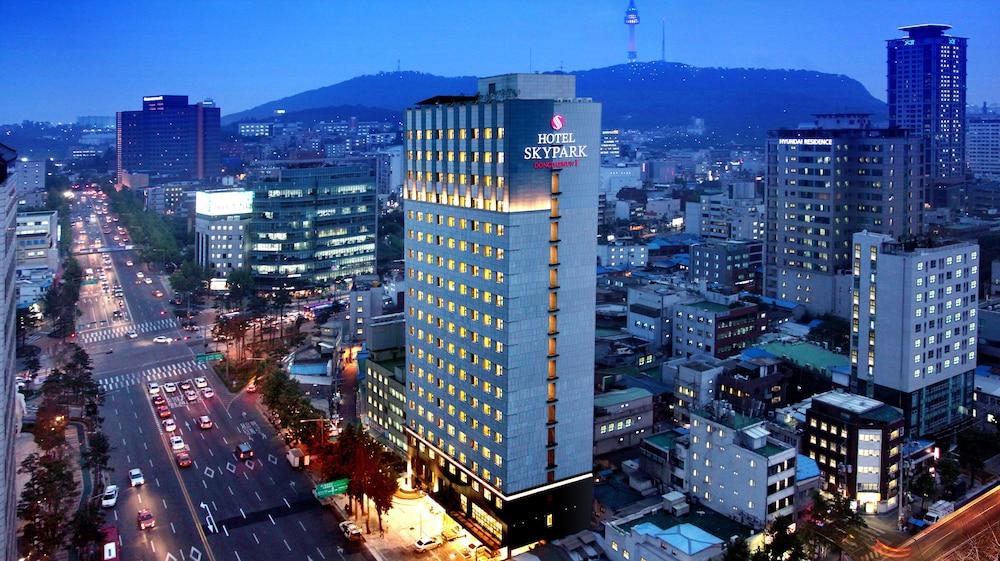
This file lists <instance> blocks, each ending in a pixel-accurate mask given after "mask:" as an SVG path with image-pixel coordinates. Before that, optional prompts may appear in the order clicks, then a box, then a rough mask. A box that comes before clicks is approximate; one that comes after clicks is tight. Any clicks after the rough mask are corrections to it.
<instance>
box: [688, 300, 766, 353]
mask: <svg viewBox="0 0 1000 561" xmlns="http://www.w3.org/2000/svg"><path fill="white" fill-rule="evenodd" d="M710 294H712V293H706V295H710ZM766 326H767V321H766V318H765V317H764V316H763V314H762V313H761V311H760V309H759V307H758V306H757V304H751V303H745V302H740V301H738V300H737V299H735V298H731V299H729V303H724V301H720V300H719V299H717V298H714V297H713V298H712V300H702V301H699V302H693V303H690V304H677V305H675V306H674V317H673V324H672V326H671V328H672V330H673V337H672V343H673V355H674V356H692V355H695V354H710V355H712V356H715V357H718V358H728V357H731V356H735V355H738V354H739V353H740V352H742V351H743V350H744V349H746V348H748V347H750V346H751V345H753V343H754V342H756V341H757V338H758V337H760V336H761V335H763V334H764V329H765V328H766Z"/></svg>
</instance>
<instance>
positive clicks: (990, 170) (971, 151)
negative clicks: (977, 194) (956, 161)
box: [965, 113, 1000, 179]
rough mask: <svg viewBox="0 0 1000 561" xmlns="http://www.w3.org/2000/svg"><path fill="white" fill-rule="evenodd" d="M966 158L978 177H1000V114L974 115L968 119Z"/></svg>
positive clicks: (966, 127) (966, 126)
mask: <svg viewBox="0 0 1000 561" xmlns="http://www.w3.org/2000/svg"><path fill="white" fill-rule="evenodd" d="M965 158H966V164H967V165H968V166H969V170H970V171H971V172H972V173H973V174H974V175H975V176H976V177H984V178H987V179H1000V115H998V114H996V113H991V114H986V115H972V116H969V117H968V118H967V119H966V125H965Z"/></svg>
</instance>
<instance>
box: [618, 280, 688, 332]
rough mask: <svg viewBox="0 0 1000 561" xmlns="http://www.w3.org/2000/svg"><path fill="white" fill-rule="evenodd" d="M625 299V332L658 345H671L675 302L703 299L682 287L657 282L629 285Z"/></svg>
mask: <svg viewBox="0 0 1000 561" xmlns="http://www.w3.org/2000/svg"><path fill="white" fill-rule="evenodd" d="M626 298H627V299H626V303H627V304H628V310H627V312H626V320H625V331H627V332H628V333H629V335H634V336H636V337H638V338H640V339H643V340H645V341H649V342H651V343H653V344H654V345H656V346H657V347H658V348H666V347H668V346H669V345H670V341H671V337H672V336H673V331H672V329H671V325H672V320H673V307H674V305H676V304H680V303H683V302H692V301H697V300H701V298H695V297H692V295H690V294H688V293H687V292H685V291H683V290H677V289H674V288H667V287H665V286H662V285H655V284H651V285H642V286H637V287H629V289H628V295H627V297H626Z"/></svg>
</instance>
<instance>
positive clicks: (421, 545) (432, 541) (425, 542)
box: [413, 536, 441, 552]
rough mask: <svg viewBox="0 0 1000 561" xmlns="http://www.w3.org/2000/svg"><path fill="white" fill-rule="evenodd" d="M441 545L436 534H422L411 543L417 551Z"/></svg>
mask: <svg viewBox="0 0 1000 561" xmlns="http://www.w3.org/2000/svg"><path fill="white" fill-rule="evenodd" d="M440 545H441V538H439V537H437V536H424V537H422V538H420V539H419V540H417V541H416V543H414V544H413V548H414V549H416V550H417V552H424V551H430V550H432V549H434V548H436V547H439V546H440Z"/></svg>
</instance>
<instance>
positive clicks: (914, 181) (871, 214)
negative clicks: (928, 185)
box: [764, 114, 926, 317]
mask: <svg viewBox="0 0 1000 561" xmlns="http://www.w3.org/2000/svg"><path fill="white" fill-rule="evenodd" d="M768 137H769V138H768V141H767V161H768V170H767V174H766V188H765V204H766V208H767V221H766V224H767V236H766V240H765V245H764V294H765V295H766V296H770V297H773V298H778V299H781V300H787V301H791V302H795V303H798V304H802V305H803V306H805V307H806V309H807V310H808V311H809V312H810V313H813V314H817V315H819V314H827V313H837V314H838V315H841V316H843V317H846V316H847V314H848V313H849V309H850V307H849V306H848V305H847V302H848V299H849V296H848V294H849V287H850V277H849V274H848V271H849V270H850V266H851V259H850V254H851V235H852V234H854V233H855V232H859V231H861V230H864V229H867V230H869V231H874V232H881V233H885V234H890V235H893V236H897V237H898V236H910V235H915V234H919V233H920V230H921V225H922V224H921V205H922V204H923V202H924V201H925V200H926V192H925V188H924V185H925V181H924V176H923V172H922V163H921V160H922V158H921V156H922V151H921V150H922V148H921V139H920V138H919V137H917V136H912V135H910V133H908V132H907V131H905V130H901V129H877V128H873V127H872V126H871V123H870V120H869V116H868V115H864V114H860V115H857V114H843V115H841V114H835V115H817V119H816V121H815V123H814V124H813V125H812V127H811V128H800V129H794V130H775V131H771V132H770V133H769V134H768Z"/></svg>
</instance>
